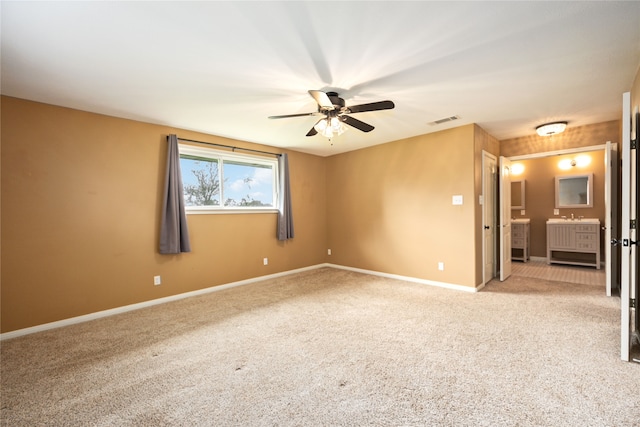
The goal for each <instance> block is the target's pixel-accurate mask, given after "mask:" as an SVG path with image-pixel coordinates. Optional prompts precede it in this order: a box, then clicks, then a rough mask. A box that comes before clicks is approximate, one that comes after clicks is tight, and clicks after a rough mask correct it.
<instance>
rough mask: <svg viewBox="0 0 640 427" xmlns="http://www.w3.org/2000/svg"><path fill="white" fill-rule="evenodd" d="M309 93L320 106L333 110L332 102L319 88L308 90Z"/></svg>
mask: <svg viewBox="0 0 640 427" xmlns="http://www.w3.org/2000/svg"><path fill="white" fill-rule="evenodd" d="M309 95H311V96H313V99H315V100H316V102H317V103H318V105H319V106H320V108H322V109H324V110H334V109H335V107H334V106H333V102H331V100H330V99H329V96H327V94H326V93H324V92H322V91H321V90H310V91H309Z"/></svg>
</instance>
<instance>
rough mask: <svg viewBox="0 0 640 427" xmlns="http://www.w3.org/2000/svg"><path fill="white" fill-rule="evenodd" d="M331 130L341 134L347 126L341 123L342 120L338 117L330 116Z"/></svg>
mask: <svg viewBox="0 0 640 427" xmlns="http://www.w3.org/2000/svg"><path fill="white" fill-rule="evenodd" d="M331 130H332V131H333V132H335V133H337V134H338V135H342V134H343V133H344V132H345V131H346V130H347V127H346V126H345V125H344V123H342V120H340V118H338V117H332V118H331Z"/></svg>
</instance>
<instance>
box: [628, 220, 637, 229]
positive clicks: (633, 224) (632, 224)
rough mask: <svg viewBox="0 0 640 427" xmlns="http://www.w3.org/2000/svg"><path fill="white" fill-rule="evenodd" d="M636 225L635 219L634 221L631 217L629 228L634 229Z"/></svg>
mask: <svg viewBox="0 0 640 427" xmlns="http://www.w3.org/2000/svg"><path fill="white" fill-rule="evenodd" d="M636 226H637V221H636V220H635V219H632V220H631V221H630V222H629V228H630V229H632V230H635V229H636Z"/></svg>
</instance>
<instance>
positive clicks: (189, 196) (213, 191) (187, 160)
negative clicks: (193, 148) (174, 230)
mask: <svg viewBox="0 0 640 427" xmlns="http://www.w3.org/2000/svg"><path fill="white" fill-rule="evenodd" d="M180 171H181V172H182V187H183V189H184V203H185V205H186V206H219V205H220V173H219V170H218V160H217V159H207V158H202V157H195V156H186V155H181V156H180Z"/></svg>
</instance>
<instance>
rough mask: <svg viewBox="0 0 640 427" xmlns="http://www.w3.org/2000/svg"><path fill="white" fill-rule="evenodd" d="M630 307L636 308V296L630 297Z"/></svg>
mask: <svg viewBox="0 0 640 427" xmlns="http://www.w3.org/2000/svg"><path fill="white" fill-rule="evenodd" d="M629 308H636V299H635V298H630V299H629Z"/></svg>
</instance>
